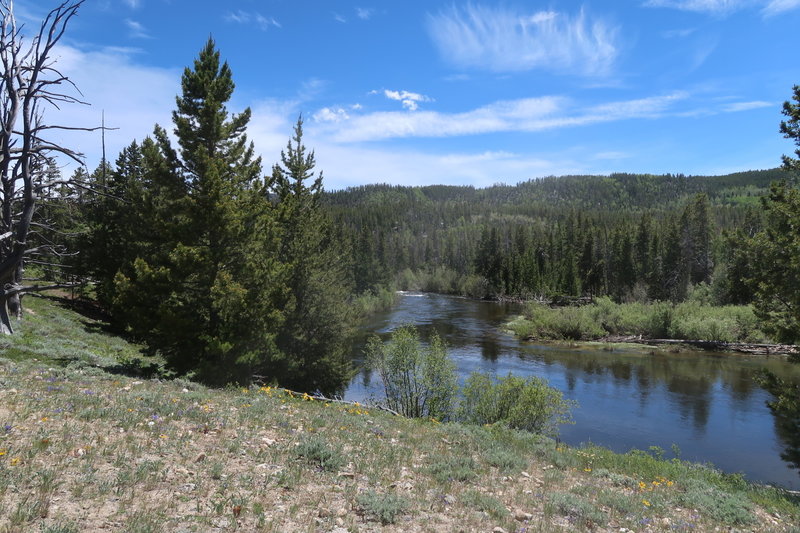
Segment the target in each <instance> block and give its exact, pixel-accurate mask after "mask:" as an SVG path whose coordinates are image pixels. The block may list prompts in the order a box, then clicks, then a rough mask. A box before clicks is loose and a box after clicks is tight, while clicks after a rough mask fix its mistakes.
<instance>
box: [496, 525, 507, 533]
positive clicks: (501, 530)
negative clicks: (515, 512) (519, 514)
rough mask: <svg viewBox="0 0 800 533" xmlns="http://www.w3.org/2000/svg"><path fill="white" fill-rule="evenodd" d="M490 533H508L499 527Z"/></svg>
mask: <svg viewBox="0 0 800 533" xmlns="http://www.w3.org/2000/svg"><path fill="white" fill-rule="evenodd" d="M492 533H508V531H506V530H505V529H503V528H502V527H500V526H497V527H495V528H494V529H493V530H492Z"/></svg>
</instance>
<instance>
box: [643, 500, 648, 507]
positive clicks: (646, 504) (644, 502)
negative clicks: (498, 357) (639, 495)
mask: <svg viewBox="0 0 800 533" xmlns="http://www.w3.org/2000/svg"><path fill="white" fill-rule="evenodd" d="M642 503H643V504H644V505H645V507H650V502H649V501H647V500H642Z"/></svg>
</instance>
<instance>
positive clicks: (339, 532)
mask: <svg viewBox="0 0 800 533" xmlns="http://www.w3.org/2000/svg"><path fill="white" fill-rule="evenodd" d="M339 520H341V518H340V519H339ZM337 522H338V520H337ZM336 525H337V526H341V525H344V522H342V523H341V524H336ZM330 533H348V531H347V530H346V529H345V528H343V527H336V528H334V529H331V531H330Z"/></svg>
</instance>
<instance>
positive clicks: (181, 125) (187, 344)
mask: <svg viewBox="0 0 800 533" xmlns="http://www.w3.org/2000/svg"><path fill="white" fill-rule="evenodd" d="M181 87H182V94H181V95H180V96H178V97H177V98H176V103H177V109H176V110H175V111H174V112H173V117H172V118H173V123H174V125H175V129H174V134H175V137H176V139H177V142H178V149H177V150H176V149H175V148H173V146H172V144H171V142H170V140H169V138H168V137H167V135H166V132H165V131H164V130H163V129H161V128H159V127H156V129H155V132H154V137H155V142H154V143H149V144H147V149H146V153H145V159H146V160H147V159H149V161H148V163H147V164H146V167H147V176H146V177H145V182H146V185H147V187H148V192H147V194H146V195H145V198H143V206H142V210H143V214H144V215H145V216H146V217H147V218H149V219H150V222H149V224H148V225H147V227H149V228H153V230H154V231H156V232H157V233H158V234H160V235H162V237H161V238H160V239H159V238H154V239H152V240H151V241H150V242H149V243H148V244H147V245H146V246H143V247H142V250H141V251H143V252H144V251H147V252H149V253H148V254H147V255H145V254H142V255H139V256H138V257H136V258H135V259H134V260H133V261H132V263H130V264H129V265H127V266H124V267H123V268H121V269H120V271H119V272H118V273H117V275H116V278H115V291H116V298H115V300H114V309H115V311H116V314H117V316H118V317H121V318H122V319H123V320H125V322H126V323H127V326H128V327H129V328H130V329H131V330H132V331H133V332H134V333H137V334H139V335H140V336H142V337H143V338H145V339H147V340H149V341H150V342H151V343H152V344H153V345H154V346H156V347H158V349H159V350H160V351H162V353H163V354H164V355H165V357H166V358H167V360H168V362H169V363H170V364H171V366H172V367H174V368H175V369H176V370H177V371H179V372H187V371H190V370H191V371H194V372H196V373H197V374H198V375H199V376H200V377H201V378H202V379H205V380H207V381H212V382H226V381H244V380H247V379H248V378H249V377H250V375H251V374H252V373H253V372H254V371H256V370H259V371H263V369H264V368H265V367H269V366H270V365H269V364H268V363H274V362H275V361H277V360H279V359H281V357H280V354H279V352H278V351H277V350H276V347H275V343H274V333H275V330H276V328H277V326H278V325H279V324H280V320H281V315H280V313H279V312H278V310H277V306H278V304H279V297H280V296H281V295H282V287H283V275H284V269H282V268H281V265H280V264H279V262H278V260H277V258H276V257H275V253H274V251H273V248H274V247H276V246H277V233H276V231H275V225H274V223H273V222H272V220H271V217H270V213H269V210H268V203H267V199H266V194H265V184H264V183H263V181H262V180H261V179H260V172H261V162H260V159H259V158H256V157H254V150H253V145H252V144H251V143H248V141H247V137H246V135H245V128H246V126H247V123H248V121H249V119H250V110H249V109H246V110H245V111H244V112H242V113H240V114H236V115H234V114H230V113H229V112H228V110H227V108H226V103H227V102H228V101H229V100H230V98H231V95H232V94H233V89H234V84H233V80H232V75H231V70H230V68H229V67H228V64H227V63H222V62H221V61H220V54H219V52H218V51H217V50H216V48H215V45H214V42H213V40H211V39H209V40H208V42H207V43H206V45H205V47H204V48H203V49H202V50H201V52H200V54H199V56H198V58H197V59H196V60H195V62H194V66H193V68H187V69H186V70H185V71H184V73H183V77H182V79H181Z"/></svg>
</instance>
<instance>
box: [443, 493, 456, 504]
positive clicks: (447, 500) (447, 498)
mask: <svg viewBox="0 0 800 533" xmlns="http://www.w3.org/2000/svg"><path fill="white" fill-rule="evenodd" d="M443 499H444V503H446V504H447V505H453V504H454V503H456V499H455V497H454V496H452V495H450V494H447V495H445V497H444V498H443Z"/></svg>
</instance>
